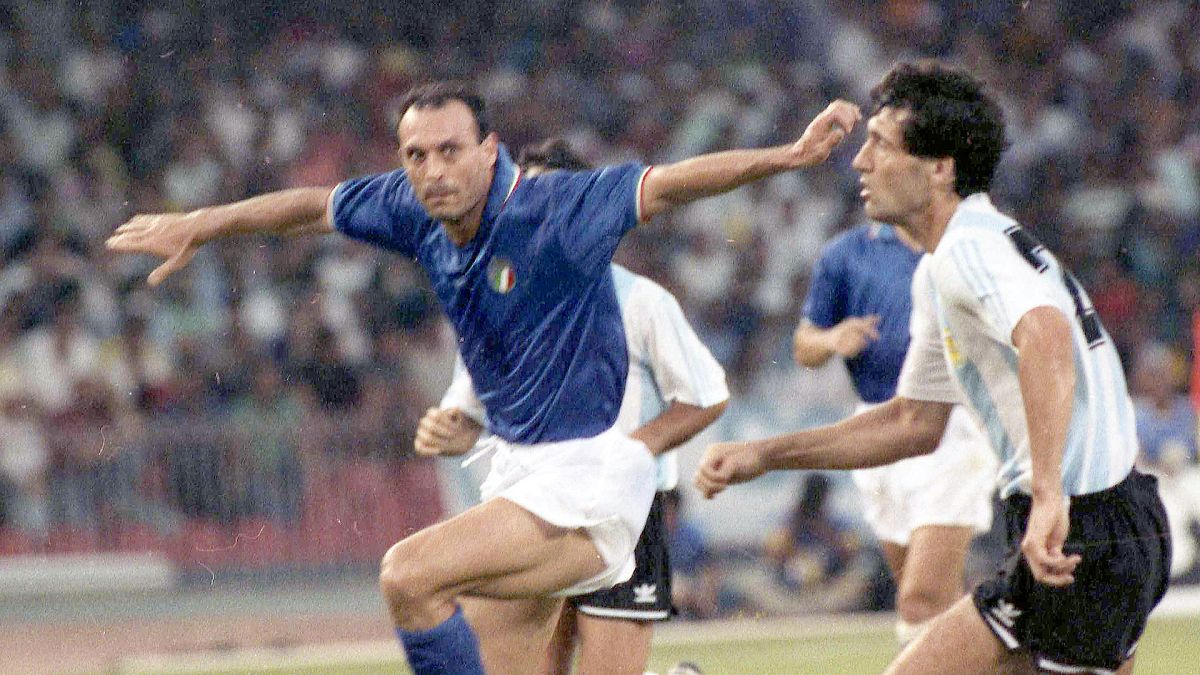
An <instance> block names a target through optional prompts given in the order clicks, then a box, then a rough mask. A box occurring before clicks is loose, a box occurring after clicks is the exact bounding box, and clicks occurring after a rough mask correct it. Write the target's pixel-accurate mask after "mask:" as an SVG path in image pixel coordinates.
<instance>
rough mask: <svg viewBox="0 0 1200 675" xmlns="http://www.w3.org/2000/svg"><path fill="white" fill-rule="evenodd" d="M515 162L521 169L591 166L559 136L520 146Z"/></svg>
mask: <svg viewBox="0 0 1200 675" xmlns="http://www.w3.org/2000/svg"><path fill="white" fill-rule="evenodd" d="M517 164H519V165H521V168H522V169H528V168H529V167H530V166H540V167H543V168H545V169H546V170H547V171H555V170H559V169H561V170H563V171H586V170H588V169H590V168H592V166H591V165H590V164H588V162H587V160H585V159H584V158H582V157H580V156H579V155H578V154H577V153H576V152H575V151H574V150H572V149H571V145H570V144H569V143H567V142H566V141H564V140H563V139H561V138H548V139H546V140H544V141H541V142H540V143H534V144H533V145H527V146H525V147H524V148H521V154H519V155H518V156H517Z"/></svg>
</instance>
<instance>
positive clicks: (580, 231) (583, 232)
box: [538, 164, 649, 275]
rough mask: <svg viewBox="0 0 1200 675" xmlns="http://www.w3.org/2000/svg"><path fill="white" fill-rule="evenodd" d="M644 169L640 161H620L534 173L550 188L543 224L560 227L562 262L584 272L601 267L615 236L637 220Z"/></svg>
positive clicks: (615, 241) (618, 237) (612, 250)
mask: <svg viewBox="0 0 1200 675" xmlns="http://www.w3.org/2000/svg"><path fill="white" fill-rule="evenodd" d="M648 171H649V168H648V167H646V166H643V165H640V164H622V165H619V166H610V167H605V168H603V169H599V170H596V171H584V172H578V173H568V172H562V171H555V172H553V173H549V174H545V175H543V176H539V177H538V180H540V181H546V183H547V185H546V189H549V190H550V191H551V194H549V195H548V198H549V199H550V204H551V213H550V214H549V218H548V221H547V222H548V224H550V226H551V227H557V228H560V229H559V231H558V232H557V236H558V240H559V242H561V245H562V249H563V252H564V254H565V256H566V258H567V260H568V261H570V262H572V263H573V264H575V265H576V267H578V268H579V269H580V270H581V271H583V272H585V273H587V274H589V275H591V274H598V273H600V272H601V271H603V270H606V269H607V267H608V264H609V263H610V262H612V257H613V254H614V253H615V252H616V250H617V244H619V243H620V241H621V237H623V236H624V235H625V233H626V232H628V231H629V230H632V229H633V228H634V227H635V226H637V224H638V220H639V217H640V213H641V187H642V182H643V180H644V179H645V176H646V173H647V172H648Z"/></svg>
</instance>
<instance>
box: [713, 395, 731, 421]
mask: <svg viewBox="0 0 1200 675" xmlns="http://www.w3.org/2000/svg"><path fill="white" fill-rule="evenodd" d="M728 407H729V399H725V400H724V401H721V402H720V403H718V404H716V405H710V406H708V412H709V415H711V418H710V421H709V424H712V423H713V422H716V421H717V420H718V419H720V418H721V415H724V414H725V409H726V408H728Z"/></svg>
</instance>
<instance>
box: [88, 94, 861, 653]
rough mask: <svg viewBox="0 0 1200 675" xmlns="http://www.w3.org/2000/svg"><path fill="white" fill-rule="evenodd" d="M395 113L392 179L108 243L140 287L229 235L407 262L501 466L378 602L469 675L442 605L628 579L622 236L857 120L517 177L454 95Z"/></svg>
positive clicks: (472, 648) (639, 500)
mask: <svg viewBox="0 0 1200 675" xmlns="http://www.w3.org/2000/svg"><path fill="white" fill-rule="evenodd" d="M402 110H403V114H402V116H401V118H400V121H399V124H398V125H397V138H398V141H399V157H400V163H401V168H400V169H397V170H396V171H392V172H388V173H384V174H379V175H374V176H366V177H362V178H356V179H352V180H348V181H345V182H343V183H340V184H339V185H337V186H335V187H324V188H300V189H293V190H284V191H280V192H274V193H269V194H266V195H262V196H259V197H254V198H251V199H247V200H244V201H241V202H237V203H234V204H227V205H222V206H215V207H211V208H203V209H198V210H196V211H193V212H190V213H167V214H153V215H139V216H135V217H134V218H133V219H131V220H130V221H129V222H127V223H125V224H124V225H122V226H121V227H119V228H118V229H117V231H116V232H115V233H114V234H113V236H112V237H110V238H109V240H108V247H109V248H110V249H111V250H113V251H119V252H128V253H149V254H153V255H156V256H159V257H161V258H165V262H163V263H162V264H161V265H160V266H159V267H158V268H156V269H155V270H154V271H153V272H152V273H151V274H150V283H151V284H152V285H155V284H158V283H159V282H161V281H162V280H163V278H165V277H166V276H167V275H169V274H171V273H172V272H174V271H176V270H178V269H180V268H181V267H183V266H184V265H186V264H187V262H188V261H189V260H191V258H192V257H193V256H194V255H195V253H196V251H197V250H198V249H199V247H200V246H202V245H204V244H205V243H207V242H209V241H212V240H214V239H219V238H223V237H227V236H231V235H239V234H267V235H279V236H287V235H300V234H325V233H331V232H334V231H337V232H341V233H342V234H344V235H346V236H349V237H352V238H354V239H359V240H362V241H365V242H368V243H370V244H373V245H375V246H377V247H380V248H383V249H386V250H390V251H393V252H396V253H398V254H400V255H404V256H407V257H412V258H415V259H416V260H417V261H418V262H419V263H420V264H421V266H422V267H423V268H424V269H425V271H426V272H427V274H428V275H429V278H430V281H431V283H432V286H433V289H434V291H435V293H436V294H437V296H438V299H439V300H440V301H441V305H442V307H443V310H444V311H445V313H446V316H447V317H448V318H449V320H450V322H451V324H452V325H453V326H454V329H455V331H456V333H457V335H458V339H459V346H460V353H461V355H462V357H463V360H464V362H465V364H466V367H467V370H468V371H469V372H470V374H471V378H472V380H473V382H474V385H475V389H476V391H477V393H478V394H479V399H480V401H482V403H483V405H484V407H485V409H486V410H487V413H488V422H489V427H490V429H491V430H492V432H493V433H494V434H496V436H497V437H498V438H499V439H500V441H501V442H502V443H505V444H508V445H509V447H510V449H511V455H512V456H513V457H515V458H519V460H518V461H514V462H510V463H509V465H508V466H507V467H506V470H504V471H502V472H501V473H500V474H498V475H497V483H496V490H495V492H494V495H495V496H494V498H493V499H489V500H488V501H486V502H484V503H483V504H480V505H478V506H476V507H473V508H471V509H469V510H467V511H466V512H464V513H462V514H460V515H458V516H455V517H454V518H451V519H449V520H447V521H444V522H441V523H438V524H436V525H433V526H431V527H428V528H426V529H424V530H421V531H420V532H417V533H415V534H413V535H411V536H409V537H406V538H405V539H403V540H402V541H400V542H399V543H397V544H396V545H394V546H393V547H392V548H391V549H389V550H388V552H387V554H386V555H385V556H384V558H383V562H382V566H381V572H380V589H381V591H382V593H383V596H384V598H385V600H386V602H387V605H388V609H389V611H390V613H391V617H392V620H393V622H394V624H395V626H396V633H397V636H398V638H399V639H400V642H401V643H402V645H403V646H404V650H405V653H406V654H407V656H408V659H409V662H410V664H411V665H412V667H413V669H414V670H415V671H416V672H417V673H418V674H419V675H426V674H429V673H462V674H475V673H480V672H482V666H481V665H480V662H479V654H478V643H477V640H476V637H475V635H474V634H473V633H472V631H471V628H470V626H469V625H468V624H467V622H466V620H465V619H464V618H463V615H462V612H461V610H460V609H459V607H458V602H457V598H458V597H459V596H460V595H463V594H466V593H472V594H476V595H481V596H484V597H492V598H542V599H544V601H545V603H546V604H548V605H549V604H553V603H556V602H557V598H555V597H554V594H560V595H568V596H569V595H577V594H581V593H586V592H590V591H592V590H596V589H598V588H605V587H608V586H611V585H613V584H615V583H619V582H620V581H623V580H625V579H627V578H628V577H629V575H630V573H631V572H632V569H633V549H634V544H635V543H636V541H637V539H638V536H639V534H640V533H641V529H642V525H643V523H645V521H646V514H647V513H648V511H649V509H650V504H651V502H652V501H653V497H654V491H655V490H654V487H655V485H654V477H655V466H654V460H653V457H652V456H651V455H650V453H649V452H648V451H647V449H646V446H645V445H644V444H643V443H641V442H639V441H636V440H634V439H631V438H629V437H628V436H626V435H624V434H622V433H621V432H620V431H618V430H616V429H614V428H613V426H614V424H615V423H616V419H617V413H618V411H619V408H620V403H621V395H622V392H623V391H624V388H625V378H626V376H627V373H628V362H627V352H626V346H625V338H624V331H623V329H622V324H621V316H620V311H619V308H618V305H617V299H616V291H615V289H614V285H613V281H612V275H611V274H610V272H609V263H610V262H611V259H612V255H613V252H614V250H615V249H616V246H617V244H618V243H619V242H620V240H621V238H622V236H623V235H624V234H625V233H626V232H628V231H629V230H630V229H632V228H633V227H635V226H636V225H637V224H638V223H639V222H644V221H646V220H648V219H650V218H652V217H653V216H654V215H656V214H658V213H661V212H663V211H665V210H667V209H670V208H672V207H675V206H678V205H681V204H686V203H688V202H690V201H693V200H695V199H700V198H702V197H707V196H711V195H716V194H720V193H722V192H725V191H728V190H731V189H734V188H736V187H738V186H741V185H744V184H746V183H749V182H751V181H755V180H759V179H762V178H766V177H768V176H771V175H774V174H777V173H781V172H784V171H790V170H794V169H799V168H804V167H809V166H813V165H815V164H818V163H820V162H823V161H824V160H825V159H826V158H827V157H828V156H829V153H830V151H831V150H832V149H833V147H834V146H835V145H837V144H838V143H839V142H841V140H842V139H843V138H845V136H846V134H847V133H848V132H849V130H850V129H851V128H852V127H853V126H854V124H855V123H856V122H857V121H858V119H859V112H858V109H857V107H855V106H854V105H852V104H849V103H846V102H841V101H839V102H834V103H832V104H831V105H830V106H829V107H828V108H826V110H825V111H823V112H822V113H820V114H819V115H818V116H817V117H816V118H815V119H814V120H813V121H812V123H810V124H809V126H808V128H807V129H806V130H805V132H804V134H803V135H802V136H801V137H800V139H799V140H797V141H796V142H795V143H793V144H791V145H785V146H778V147H774V148H765V149H757V150H733V151H727V152H720V153H713V154H709V155H703V156H699V157H695V158H692V159H688V160H684V161H682V162H678V163H675V164H670V165H664V166H659V167H646V166H641V165H637V164H625V165H621V166H615V167H605V168H602V169H599V170H596V171H591V172H585V173H561V172H560V173H551V174H546V175H544V176H539V177H536V178H530V179H523V178H522V176H521V173H520V171H519V170H518V168H517V167H516V165H515V164H514V163H513V162H512V160H511V158H510V157H509V155H508V152H507V150H506V149H505V148H504V146H503V145H501V144H500V142H499V140H498V139H497V137H496V135H495V134H494V133H491V131H490V129H489V127H488V123H487V115H486V111H485V106H484V103H483V101H482V99H480V98H479V97H478V96H477V95H475V94H474V93H472V92H470V91H468V90H466V89H465V88H462V87H459V86H454V85H448V84H446V83H435V84H432V85H425V86H422V87H418V88H416V89H415V90H413V91H412V92H410V93H409V95H408V97H407V99H406V101H405V103H404V105H403V106H402Z"/></svg>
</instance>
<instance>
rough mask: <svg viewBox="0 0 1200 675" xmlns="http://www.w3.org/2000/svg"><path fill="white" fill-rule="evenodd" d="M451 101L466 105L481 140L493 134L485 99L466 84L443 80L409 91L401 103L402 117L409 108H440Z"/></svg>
mask: <svg viewBox="0 0 1200 675" xmlns="http://www.w3.org/2000/svg"><path fill="white" fill-rule="evenodd" d="M450 101H460V102H461V103H463V104H464V105H466V106H467V108H469V109H470V110H471V114H472V115H473V116H474V117H475V126H476V127H478V128H479V140H480V141H482V140H483V139H484V138H485V137H487V135H488V134H489V133H490V132H491V125H490V124H488V116H487V105H486V104H485V103H484V100H483V97H482V96H480V95H479V94H478V93H476V92H475V90H474V89H472V88H471V87H470V86H469V85H467V84H466V83H464V82H458V81H453V80H443V81H440V82H428V83H426V84H419V85H417V86H415V87H413V88H412V89H409V90H408V93H407V94H405V95H404V100H403V101H402V102H401V103H400V115H401V116H403V115H404V113H406V112H408V109H409V108H440V107H442V106H444V105H446V104H447V103H449V102H450Z"/></svg>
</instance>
